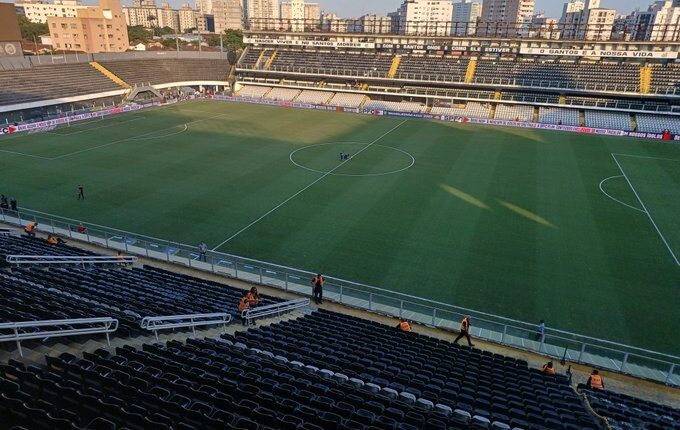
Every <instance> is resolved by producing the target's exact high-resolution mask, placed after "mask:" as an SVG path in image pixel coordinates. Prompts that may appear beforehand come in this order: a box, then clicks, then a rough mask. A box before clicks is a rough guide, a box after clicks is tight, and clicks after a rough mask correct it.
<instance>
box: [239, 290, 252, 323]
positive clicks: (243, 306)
mask: <svg viewBox="0 0 680 430" xmlns="http://www.w3.org/2000/svg"><path fill="white" fill-rule="evenodd" d="M248 308H250V302H249V301H248V292H246V291H244V292H243V295H242V296H241V301H239V303H238V315H239V317H241V324H243V325H246V317H245V311H247V310H248Z"/></svg>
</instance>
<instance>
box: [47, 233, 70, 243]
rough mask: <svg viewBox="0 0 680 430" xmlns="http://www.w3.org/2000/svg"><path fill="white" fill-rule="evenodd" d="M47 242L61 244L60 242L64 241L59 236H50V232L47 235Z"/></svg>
mask: <svg viewBox="0 0 680 430" xmlns="http://www.w3.org/2000/svg"><path fill="white" fill-rule="evenodd" d="M47 243H49V244H50V245H61V244H62V243H66V241H65V240H63V239H62V238H60V237H56V236H52V235H51V234H50V235H48V236H47Z"/></svg>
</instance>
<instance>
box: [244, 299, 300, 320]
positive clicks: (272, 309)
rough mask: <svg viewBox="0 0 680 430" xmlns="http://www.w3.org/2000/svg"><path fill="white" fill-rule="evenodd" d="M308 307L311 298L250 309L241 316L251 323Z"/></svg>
mask: <svg viewBox="0 0 680 430" xmlns="http://www.w3.org/2000/svg"><path fill="white" fill-rule="evenodd" d="M307 306H309V297H305V298H301V299H293V300H288V301H285V302H280V303H274V304H271V305H265V306H257V307H254V308H249V309H246V310H245V311H243V312H241V316H242V317H243V318H245V319H246V321H248V322H250V321H251V320H252V319H254V318H262V317H265V316H269V315H274V314H280V313H281V312H288V311H293V310H295V309H300V308H304V307H307Z"/></svg>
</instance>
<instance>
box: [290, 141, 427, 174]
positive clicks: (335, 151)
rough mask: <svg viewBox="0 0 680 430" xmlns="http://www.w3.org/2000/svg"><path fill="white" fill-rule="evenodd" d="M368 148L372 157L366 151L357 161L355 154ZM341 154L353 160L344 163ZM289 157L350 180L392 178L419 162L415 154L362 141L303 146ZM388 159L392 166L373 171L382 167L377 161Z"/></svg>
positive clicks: (311, 168)
mask: <svg viewBox="0 0 680 430" xmlns="http://www.w3.org/2000/svg"><path fill="white" fill-rule="evenodd" d="M368 146H370V149H369V150H370V151H371V156H370V157H367V155H368V152H366V153H365V154H364V153H361V154H359V156H358V157H357V158H356V159H355V158H353V157H354V155H355V154H357V153H359V152H363V151H364V150H366V148H367V147H368ZM376 151H379V152H376ZM341 153H344V154H349V159H347V160H341V159H340V154H341ZM288 158H289V159H290V162H291V163H293V164H294V165H295V166H297V167H299V168H301V169H305V170H309V171H310V172H316V173H322V174H324V175H329V176H347V177H366V176H386V175H392V174H395V173H399V172H403V171H404V170H407V169H410V168H411V167H413V165H414V164H415V163H416V159H415V158H414V157H413V155H411V154H409V153H408V152H406V151H404V150H402V149H399V148H393V147H391V146H386V145H379V144H377V143H374V144H370V143H362V142H328V143H317V144H315V145H308V146H303V147H302V148H298V149H296V150H295V151H293V152H291V153H290V155H289V157H288ZM376 158H377V160H376ZM385 160H390V162H389V163H388V164H392V166H390V167H388V168H384V167H383V168H382V169H380V168H379V167H378V168H376V169H374V170H373V169H372V168H373V167H374V166H379V163H373V161H385ZM392 160H393V161H392ZM340 166H342V167H340ZM336 169H337V170H338V172H336ZM340 170H350V173H341V172H340Z"/></svg>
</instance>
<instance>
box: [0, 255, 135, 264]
mask: <svg viewBox="0 0 680 430" xmlns="http://www.w3.org/2000/svg"><path fill="white" fill-rule="evenodd" d="M137 260H138V258H137V257H135V256H128V255H124V256H123V255H121V256H108V255H88V256H84V255H8V256H7V257H6V258H5V261H6V262H7V263H9V264H17V265H19V264H74V263H78V264H125V265H128V264H134V263H136V262H137Z"/></svg>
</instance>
